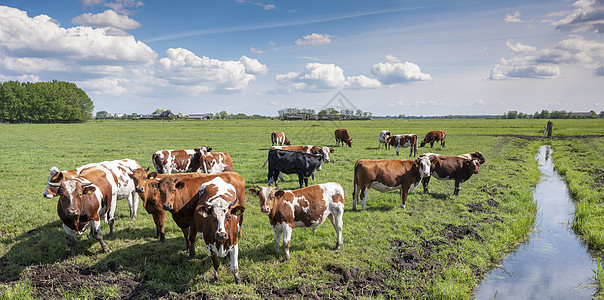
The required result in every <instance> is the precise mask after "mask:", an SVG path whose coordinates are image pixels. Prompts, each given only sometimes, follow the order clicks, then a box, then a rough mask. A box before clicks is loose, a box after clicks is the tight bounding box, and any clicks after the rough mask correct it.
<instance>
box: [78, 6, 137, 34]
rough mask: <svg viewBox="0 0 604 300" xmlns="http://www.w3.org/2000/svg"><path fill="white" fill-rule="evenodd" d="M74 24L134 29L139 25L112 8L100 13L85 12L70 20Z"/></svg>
mask: <svg viewBox="0 0 604 300" xmlns="http://www.w3.org/2000/svg"><path fill="white" fill-rule="evenodd" d="M71 22H73V23H74V24H79V25H85V26H92V27H115V28H120V29H134V28H138V27H140V26H141V24H140V23H139V22H137V21H135V20H132V19H130V18H129V17H128V16H124V15H120V14H118V13H116V12H115V11H113V10H109V9H108V10H106V11H104V12H102V13H100V14H91V13H86V14H82V15H79V16H77V17H75V18H73V19H72V20H71Z"/></svg>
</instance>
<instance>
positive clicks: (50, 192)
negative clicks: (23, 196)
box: [42, 167, 64, 199]
mask: <svg viewBox="0 0 604 300" xmlns="http://www.w3.org/2000/svg"><path fill="white" fill-rule="evenodd" d="M48 171H49V172H50V175H49V176H48V184H47V185H46V189H45V190H44V194H43V195H42V196H44V198H47V199H52V198H53V197H54V196H56V195H57V192H58V190H59V185H60V183H61V181H63V179H64V177H63V173H61V172H60V171H59V169H58V168H57V167H52V168H50V169H49V170H48Z"/></svg>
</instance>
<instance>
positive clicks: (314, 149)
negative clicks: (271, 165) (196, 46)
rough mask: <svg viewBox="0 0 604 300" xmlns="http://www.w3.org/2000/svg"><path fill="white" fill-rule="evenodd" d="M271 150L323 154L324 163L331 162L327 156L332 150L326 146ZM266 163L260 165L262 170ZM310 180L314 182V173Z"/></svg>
mask: <svg viewBox="0 0 604 300" xmlns="http://www.w3.org/2000/svg"><path fill="white" fill-rule="evenodd" d="M273 149H281V150H287V151H297V152H304V153H308V154H323V157H324V160H325V162H326V163H328V162H330V161H331V159H330V158H329V154H330V153H333V152H334V149H333V148H329V147H326V146H313V145H304V146H272V147H271V148H270V149H269V150H273ZM267 163H268V159H267V160H266V161H264V164H263V165H262V167H263V168H264V166H266V164H267ZM321 165H322V164H321ZM321 165H319V167H318V168H317V171H321ZM279 179H281V180H283V178H282V177H279ZM312 179H313V180H315V173H313V174H312Z"/></svg>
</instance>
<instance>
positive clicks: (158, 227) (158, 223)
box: [153, 212, 166, 242]
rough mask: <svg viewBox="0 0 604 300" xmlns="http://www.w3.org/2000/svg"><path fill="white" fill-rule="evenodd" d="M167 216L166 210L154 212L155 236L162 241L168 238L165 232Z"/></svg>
mask: <svg viewBox="0 0 604 300" xmlns="http://www.w3.org/2000/svg"><path fill="white" fill-rule="evenodd" d="M165 217H166V213H165V212H161V213H153V222H155V237H156V238H159V241H160V242H163V241H165V240H166V235H165V233H164V220H165Z"/></svg>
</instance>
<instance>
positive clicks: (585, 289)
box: [474, 146, 596, 299]
mask: <svg viewBox="0 0 604 300" xmlns="http://www.w3.org/2000/svg"><path fill="white" fill-rule="evenodd" d="M551 151H552V150H551V148H550V147H549V146H542V147H540V148H539V152H538V153H537V155H536V156H535V158H536V159H537V161H538V163H539V171H540V172H541V179H540V180H539V182H538V183H537V185H536V186H535V191H534V193H533V201H536V202H537V207H538V212H537V218H536V221H535V228H534V230H533V232H532V233H531V235H530V236H529V238H528V240H527V241H526V242H525V243H523V244H522V245H520V246H519V247H518V249H517V250H516V251H515V252H513V253H510V254H509V255H508V256H507V257H506V258H505V259H504V261H503V262H502V263H501V265H500V266H498V267H496V268H495V269H493V270H492V271H490V272H489V273H487V274H486V275H485V278H484V280H483V281H482V282H481V283H480V285H479V286H478V289H477V290H476V293H475V295H474V297H475V298H476V299H591V298H592V297H593V295H594V294H595V292H596V291H595V287H594V279H593V275H594V273H593V271H592V270H594V269H595V268H596V262H595V260H594V259H593V258H592V257H591V255H590V254H589V253H588V251H587V247H586V246H585V245H584V244H583V243H582V242H581V240H580V239H579V237H577V236H576V235H575V233H574V232H573V230H572V228H571V224H572V219H573V214H574V211H575V206H574V204H573V201H572V199H571V196H570V194H569V192H568V187H567V186H566V182H565V180H564V178H562V177H561V176H560V175H559V174H558V173H557V172H556V170H554V164H553V162H552V159H551V156H550V154H551Z"/></svg>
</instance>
